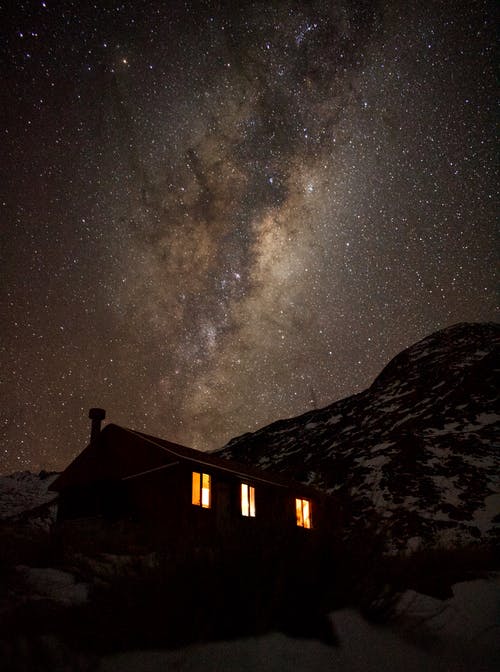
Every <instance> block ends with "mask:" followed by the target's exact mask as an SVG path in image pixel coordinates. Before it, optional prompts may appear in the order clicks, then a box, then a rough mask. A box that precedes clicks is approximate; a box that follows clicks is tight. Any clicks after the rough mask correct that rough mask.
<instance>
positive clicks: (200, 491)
mask: <svg viewBox="0 0 500 672" xmlns="http://www.w3.org/2000/svg"><path fill="white" fill-rule="evenodd" d="M191 501H192V503H193V504H194V505H195V506H201V507H202V508H203V509H209V508H210V476H209V474H200V473H199V472H197V471H193V490H192V498H191Z"/></svg>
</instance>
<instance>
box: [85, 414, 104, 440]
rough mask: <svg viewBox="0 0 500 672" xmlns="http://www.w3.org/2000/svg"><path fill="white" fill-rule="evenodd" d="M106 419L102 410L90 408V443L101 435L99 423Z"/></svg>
mask: <svg viewBox="0 0 500 672" xmlns="http://www.w3.org/2000/svg"><path fill="white" fill-rule="evenodd" d="M105 417H106V411H105V410H104V408H91V409H90V411H89V418H90V419H91V420H92V428H91V430H90V443H94V441H95V440H96V439H97V438H99V434H100V433H101V422H102V421H103V420H104V418H105Z"/></svg>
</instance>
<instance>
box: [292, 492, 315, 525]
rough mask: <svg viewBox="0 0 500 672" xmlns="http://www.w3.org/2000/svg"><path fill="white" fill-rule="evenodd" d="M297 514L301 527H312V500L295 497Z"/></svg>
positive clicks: (298, 523)
mask: <svg viewBox="0 0 500 672" xmlns="http://www.w3.org/2000/svg"><path fill="white" fill-rule="evenodd" d="M295 516H296V519H297V525H298V526H299V527H305V528H307V529H311V527H312V523H311V502H310V501H309V500H308V499H300V498H298V497H297V498H296V499H295Z"/></svg>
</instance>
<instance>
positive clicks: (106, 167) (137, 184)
mask: <svg viewBox="0 0 500 672" xmlns="http://www.w3.org/2000/svg"><path fill="white" fill-rule="evenodd" d="M7 4H9V7H7ZM0 12H1V15H0V26H2V32H3V35H2V40H1V61H0V67H1V71H2V93H1V101H2V104H1V138H2V139H1V147H0V156H1V157H2V158H1V162H0V191H1V193H0V207H1V231H0V234H1V245H0V254H1V260H0V261H1V269H2V270H1V273H2V282H1V286H0V292H1V311H2V315H1V318H0V329H1V341H0V347H1V362H0V372H1V386H2V388H1V399H2V405H1V408H2V439H1V443H0V471H2V472H9V471H14V470H20V469H31V470H38V469H42V468H47V469H61V468H63V467H64V466H65V465H66V464H67V463H68V461H69V460H71V459H72V458H73V457H74V456H75V455H76V454H77V453H78V452H80V450H82V449H83V447H84V445H85V443H86V441H87V438H88V433H89V421H88V419H87V413H88V409H89V407H91V406H102V407H104V408H106V410H107V414H108V415H107V420H109V421H112V422H116V423H118V424H122V425H124V426H128V427H131V428H134V429H137V430H141V431H147V432H149V433H151V434H155V435H158V436H161V437H164V438H168V439H170V440H172V441H177V442H180V443H184V444H186V445H189V446H193V447H195V448H200V449H213V448H215V447H218V446H222V445H223V444H224V443H225V442H226V441H227V440H229V439H230V438H232V437H233V436H236V435H238V434H241V433H243V432H246V431H252V430H255V429H257V428H258V427H260V426H263V425H265V424H267V423H269V422H271V421H273V420H276V419H278V418H282V417H289V416H293V415H298V414H300V413H302V412H305V411H307V410H309V409H311V408H314V407H321V406H324V405H327V404H329V403H331V402H333V401H335V400H337V399H340V398H342V397H345V396H348V395H350V394H353V393H355V392H358V391H361V390H362V389H365V388H366V387H367V386H368V385H369V384H370V383H371V382H372V380H373V379H374V377H375V376H376V375H377V374H378V373H379V372H380V370H381V369H382V368H383V366H385V364H386V363H387V362H388V361H389V360H390V359H391V358H392V357H393V356H395V355H396V354H397V353H398V352H399V351H401V350H402V349H403V348H405V347H407V346H408V345H410V344H412V343H413V342H415V341H417V340H418V339H420V338H422V337H424V336H426V335H427V334H429V333H431V332H433V331H435V330H437V329H440V328H443V327H445V326H447V325H450V324H453V323H456V322H461V321H491V320H497V319H498V312H497V310H498V308H497V306H498V294H497V280H498V278H497V276H496V269H497V268H498V256H497V253H496V250H497V249H498V238H497V229H496V218H495V215H496V211H497V204H498V201H497V176H496V169H497V163H496V161H497V155H496V139H495V132H496V130H495V123H496V116H495V105H496V97H497V96H496V94H497V88H496V81H495V66H494V63H495V54H494V44H495V33H494V16H495V15H494V3H493V2H491V3H489V2H484V1H482V0H476V1H473V2H471V1H470V0H468V1H467V2H462V1H461V0H456V1H454V2H449V0H443V1H440V0H429V1H426V0H421V1H419V2H404V3H402V2H389V1H381V0H379V1H376V2H373V1H369V0H359V1H357V2H351V1H350V0H331V1H329V2H327V1H325V0H310V1H308V2H306V1H305V0H302V2H298V1H294V0H281V1H280V2H273V1H272V0H270V1H267V2H264V1H261V2H256V1H254V2H249V1H243V2H234V1H233V2H222V1H219V2H212V1H208V0H205V1H195V0H193V1H191V2H188V1H186V2H179V1H177V0H170V1H169V2H166V1H163V2H160V1H155V0H151V1H149V2H146V1H143V0H138V1H137V2H131V1H123V2H119V1H116V2H113V1H107V0H99V2H85V1H81V2H77V1H74V0H57V1H56V0H45V1H42V2H39V1H33V2H21V1H20V2H18V3H4V2H0Z"/></svg>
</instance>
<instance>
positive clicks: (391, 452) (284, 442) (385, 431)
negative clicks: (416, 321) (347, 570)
mask: <svg viewBox="0 0 500 672" xmlns="http://www.w3.org/2000/svg"><path fill="white" fill-rule="evenodd" d="M499 341H500V325H498V324H492V323H490V324H469V323H463V324H457V325H455V326H452V327H449V328H446V329H443V330H442V331H439V332H437V333H434V334H432V335H431V336H428V337H427V338H424V339H423V340H422V341H420V342H418V343H416V344H415V345H413V346H411V347H409V348H408V349H406V350H404V351H403V352H401V353H400V354H399V355H397V356H396V357H395V358H394V359H393V360H392V361H391V362H390V363H389V364H388V365H387V366H386V367H385V369H384V370H383V371H382V372H381V373H380V375H379V376H378V377H377V378H376V379H375V381H374V382H373V384H372V385H371V386H370V387H369V388H368V389H367V390H366V391H364V392H361V393H360V394H356V395H353V396H351V397H348V398H346V399H342V400H340V401H337V402H335V403H333V404H331V405H329V406H327V407H326V408H323V409H319V410H313V411H310V412H308V413H305V414H304V415H301V416H299V417H296V418H290V419H287V420H279V421H277V422H274V423H273V424H271V425H269V426H267V427H264V428H262V429H260V430H258V431H256V432H253V433H250V434H244V435H243V436H240V437H237V438H235V439H232V440H231V441H230V442H229V443H228V444H227V445H226V446H225V447H224V448H223V449H222V450H221V451H220V452H219V454H220V455H222V456H224V457H227V458H232V459H235V460H238V461H240V462H248V463H251V464H253V465H255V466H258V467H261V468H264V469H270V470H272V471H277V472H286V473H287V474H288V475H289V476H290V477H292V478H294V479H297V480H299V481H302V482H304V483H307V484H309V485H312V486H315V487H317V488H320V489H322V490H323V491H326V492H327V493H334V492H335V493H336V494H337V495H338V496H340V498H341V500H342V501H343V502H345V509H346V525H347V529H348V531H351V532H352V531H355V530H356V529H357V530H360V529H362V528H363V529H364V528H365V527H366V524H368V521H373V519H374V518H375V520H376V523H374V524H376V525H377V526H379V527H382V528H384V531H385V533H386V534H387V542H388V544H389V546H390V547H392V548H394V549H406V548H407V549H416V548H419V547H421V546H422V545H425V546H426V545H429V544H434V545H444V546H459V545H467V544H469V543H471V542H473V541H475V540H476V541H477V540H479V541H481V542H484V543H487V544H493V545H494V544H498V541H499V540H500V531H499V522H500V520H499V519H500V516H498V515H497V514H498V511H500V450H499V445H500V440H499V438H500V437H499V433H500V432H499V420H500V409H499V399H498V390H499V375H498V374H499V371H498V369H499V366H498V365H499V359H500V358H499Z"/></svg>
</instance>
